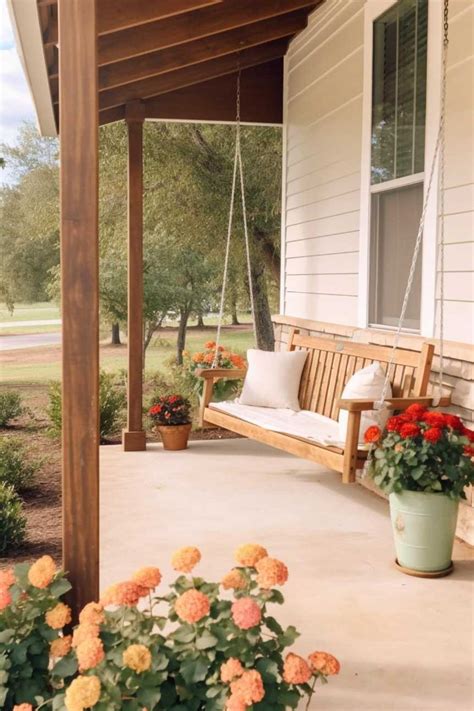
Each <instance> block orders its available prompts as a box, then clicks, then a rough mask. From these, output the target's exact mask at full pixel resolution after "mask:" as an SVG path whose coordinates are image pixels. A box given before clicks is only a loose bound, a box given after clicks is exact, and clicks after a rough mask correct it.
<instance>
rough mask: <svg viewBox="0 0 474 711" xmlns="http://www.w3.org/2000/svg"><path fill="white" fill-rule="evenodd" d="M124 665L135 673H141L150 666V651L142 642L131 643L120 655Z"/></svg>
mask: <svg viewBox="0 0 474 711" xmlns="http://www.w3.org/2000/svg"><path fill="white" fill-rule="evenodd" d="M122 660H123V664H124V666H126V667H128V668H129V669H132V670H133V671H134V672H136V673H137V674H142V673H143V672H145V671H148V669H149V668H150V667H151V652H150V650H149V649H148V647H145V645H144V644H131V645H130V647H127V649H126V650H125V651H124V653H123V656H122Z"/></svg>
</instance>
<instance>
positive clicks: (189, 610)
mask: <svg viewBox="0 0 474 711" xmlns="http://www.w3.org/2000/svg"><path fill="white" fill-rule="evenodd" d="M174 609H175V611H176V614H177V615H178V617H179V618H180V619H181V620H184V622H189V623H190V624H193V623H194V622H199V620H201V619H202V618H203V617H206V616H207V615H208V614H209V610H210V609H211V603H210V601H209V598H208V597H207V595H204V593H202V592H199V590H186V592H184V593H183V594H182V595H180V596H179V598H178V599H177V600H176V603H175V606H174Z"/></svg>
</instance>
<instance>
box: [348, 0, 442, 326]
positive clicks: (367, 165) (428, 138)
mask: <svg viewBox="0 0 474 711" xmlns="http://www.w3.org/2000/svg"><path fill="white" fill-rule="evenodd" d="M396 2H397V0H367V1H366V3H365V7H364V64H363V67H364V69H363V71H364V77H363V97H362V153H361V186H360V251H359V298H358V305H357V323H358V326H359V327H360V328H367V327H368V326H369V307H370V288H369V286H370V284H369V280H370V212H371V195H372V193H373V192H377V191H381V190H388V189H390V188H392V189H395V188H400V187H403V186H406V185H413V184H414V183H419V182H420V180H421V179H423V176H424V175H428V173H429V170H430V167H431V163H432V159H433V153H434V149H435V145H436V138H437V134H438V126H439V117H440V107H441V47H442V26H443V24H442V14H443V4H442V2H441V0H428V48H427V77H426V126H425V173H417V174H415V175H408V176H406V177H403V178H396V179H395V180H390V181H387V182H386V183H381V184H377V185H371V135H372V71H373V24H374V22H375V20H376V19H377V18H378V17H380V15H383V14H384V13H385V12H387V10H389V9H390V8H391V7H393V6H394V5H395V4H396ZM433 180H434V183H433V188H432V192H431V195H430V201H429V204H428V208H427V211H426V217H425V229H424V234H423V250H422V264H421V313H420V330H419V333H421V335H422V336H426V337H427V338H432V337H434V335H435V316H436V245H437V232H438V219H437V215H438V202H439V200H438V191H437V190H436V186H437V185H438V165H436V166H435V172H434V177H433ZM426 187H427V184H426V181H424V189H423V198H425V195H426ZM376 328H380V329H382V330H388V331H390V330H393V329H392V328H390V327H389V326H383V325H377V326H376ZM406 330H407V331H410V329H406Z"/></svg>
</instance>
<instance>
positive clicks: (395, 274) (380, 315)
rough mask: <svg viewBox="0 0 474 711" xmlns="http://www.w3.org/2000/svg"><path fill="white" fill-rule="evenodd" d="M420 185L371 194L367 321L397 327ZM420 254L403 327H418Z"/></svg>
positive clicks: (419, 206)
mask: <svg viewBox="0 0 474 711" xmlns="http://www.w3.org/2000/svg"><path fill="white" fill-rule="evenodd" d="M422 207H423V184H422V183H418V184H417V185H411V186H410V187H407V188H399V189H397V190H387V191H383V192H379V193H374V194H373V195H372V214H371V223H372V224H371V270H370V271H371V279H370V322H371V323H372V324H377V325H381V326H397V325H398V319H399V317H400V312H401V310H402V304H403V298H404V295H405V289H406V285H407V280H408V273H409V270H410V265H411V260H412V256H413V250H414V247H415V241H416V236H417V233H418V225H419V222H420V217H421V210H422ZM420 308H421V253H420V254H419V255H418V264H417V268H416V272H415V279H414V281H413V287H412V291H411V296H410V300H409V302H408V308H407V313H406V318H405V323H404V327H405V328H412V329H419V328H420Z"/></svg>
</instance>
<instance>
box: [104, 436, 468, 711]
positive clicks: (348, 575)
mask: <svg viewBox="0 0 474 711" xmlns="http://www.w3.org/2000/svg"><path fill="white" fill-rule="evenodd" d="M101 466H102V470H101V497H102V498H101V537H102V543H101V556H102V568H101V584H102V587H104V586H106V585H108V584H110V583H112V582H115V581H118V580H121V579H124V578H126V577H128V576H129V575H130V574H131V573H132V572H133V571H134V570H135V569H136V568H137V567H139V566H141V565H145V564H148V565H158V566H159V567H160V568H161V570H162V572H163V573H164V578H165V583H166V581H167V580H169V579H170V577H171V575H172V571H171V568H170V566H169V559H170V555H171V553H172V552H173V551H174V550H175V549H176V548H178V547H180V546H183V545H197V546H198V547H199V548H200V549H201V551H202V554H203V559H202V561H201V564H200V566H199V568H198V569H197V571H198V574H200V575H203V576H204V577H207V578H208V579H211V580H219V579H220V577H221V576H222V574H223V573H224V572H226V571H227V570H228V569H229V568H230V567H232V565H233V551H234V549H235V548H236V546H237V545H238V544H239V543H243V542H257V543H261V544H263V545H265V546H266V547H267V548H268V550H269V552H270V554H271V555H274V556H275V557H277V558H280V559H281V560H283V561H285V562H286V563H287V565H288V568H289V571H290V578H289V581H288V583H287V584H286V586H285V587H284V588H283V592H284V595H285V598H286V604H285V606H284V607H283V608H278V607H277V609H276V610H275V614H276V616H277V617H278V619H279V620H280V621H282V622H283V623H286V624H294V625H295V626H296V627H297V628H298V629H299V631H300V632H301V633H302V634H301V637H300V639H299V640H297V642H296V644H295V647H294V651H296V652H299V653H301V654H306V653H309V652H311V651H313V650H315V649H322V650H326V651H329V652H332V653H333V654H335V655H336V656H337V657H338V658H339V659H340V661H341V665H342V669H341V674H340V675H339V676H338V677H334V678H333V679H331V682H330V684H328V685H327V686H325V687H324V688H321V690H320V693H319V694H318V695H317V696H316V697H315V700H314V702H313V704H312V706H311V708H314V709H324V711H330V710H335V709H337V710H338V711H366V710H369V709H370V710H373V711H385V710H387V711H388V710H392V709H393V710H395V709H396V710H397V711H400V709H403V710H406V709H410V710H414V709H416V710H417V711H428V710H430V711H431V710H432V709H433V710H434V709H440V710H441V709H443V711H446V710H447V709H449V711H470V710H471V709H472V708H473V701H474V699H473V692H474V689H473V685H474V679H473V662H474V659H473V639H472V622H473V611H474V585H473V571H474V560H473V555H472V549H470V548H469V547H468V546H467V545H464V544H461V543H459V542H457V543H456V546H455V551H454V560H455V563H456V570H455V572H454V574H453V575H451V576H450V577H447V578H443V579H439V580H423V579H418V578H410V577H407V576H405V575H402V574H401V573H399V572H398V571H396V570H395V569H394V568H393V566H392V561H393V557H394V554H393V548H392V540H391V530H390V522H389V517H388V506H387V504H386V502H385V501H383V500H381V499H379V498H378V497H377V496H375V495H374V494H372V493H371V492H369V491H367V490H365V489H363V488H362V487H360V486H357V485H353V486H342V484H341V483H340V478H339V475H336V474H335V473H333V472H328V471H325V470H324V469H323V468H322V467H318V466H317V465H314V464H312V463H311V462H306V461H302V460H299V459H296V458H294V457H292V456H291V455H287V454H285V453H282V452H278V451H276V450H274V449H270V448H268V447H265V446H263V445H260V444H258V443H255V442H251V441H248V440H243V439H242V440H240V439H238V440H222V441H202V442H192V443H191V445H190V448H189V449H188V450H186V451H184V452H165V451H163V450H162V449H161V446H160V445H149V448H148V450H147V451H146V452H134V453H124V452H122V451H121V448H120V447H117V446H107V447H102V448H101Z"/></svg>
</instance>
